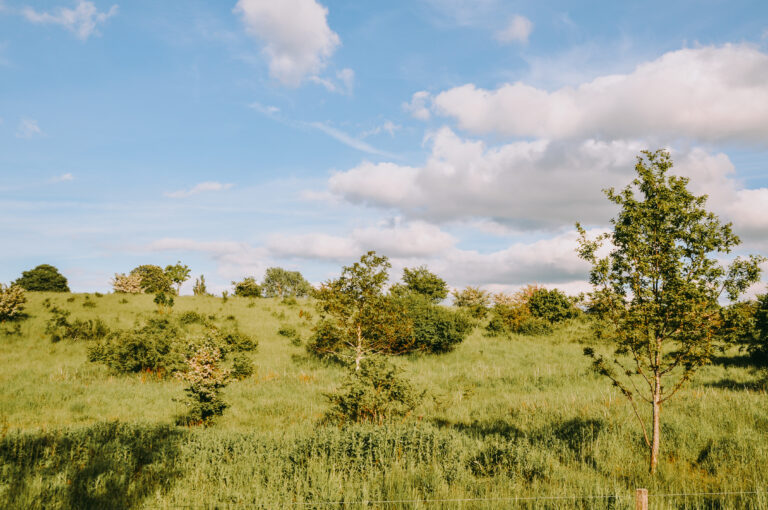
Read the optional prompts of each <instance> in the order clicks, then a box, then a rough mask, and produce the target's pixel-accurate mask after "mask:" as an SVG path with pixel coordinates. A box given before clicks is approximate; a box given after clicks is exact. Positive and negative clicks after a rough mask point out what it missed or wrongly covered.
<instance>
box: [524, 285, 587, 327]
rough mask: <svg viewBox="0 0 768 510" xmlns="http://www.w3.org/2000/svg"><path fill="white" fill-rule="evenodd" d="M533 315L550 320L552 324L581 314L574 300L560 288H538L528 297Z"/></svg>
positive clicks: (529, 307)
mask: <svg viewBox="0 0 768 510" xmlns="http://www.w3.org/2000/svg"><path fill="white" fill-rule="evenodd" d="M528 309H529V310H530V311H531V315H533V316H534V317H539V318H541V319H545V320H547V321H549V322H550V323H551V324H555V323H557V322H562V321H564V320H566V319H571V318H573V317H576V316H577V315H578V314H579V310H578V309H577V308H576V307H575V306H574V305H573V302H572V301H571V300H570V299H569V298H568V296H566V295H565V293H564V292H563V291H561V290H558V289H552V290H547V289H545V288H543V287H540V288H537V289H536V290H535V291H534V292H533V293H532V294H531V296H530V297H529V298H528Z"/></svg>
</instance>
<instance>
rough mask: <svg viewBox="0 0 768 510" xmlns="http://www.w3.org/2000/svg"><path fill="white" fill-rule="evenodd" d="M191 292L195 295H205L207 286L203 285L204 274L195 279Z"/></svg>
mask: <svg viewBox="0 0 768 510" xmlns="http://www.w3.org/2000/svg"><path fill="white" fill-rule="evenodd" d="M192 294H194V295H195V296H207V295H208V288H207V287H206V286H205V275H202V274H201V275H200V278H197V279H196V280H195V286H194V287H192Z"/></svg>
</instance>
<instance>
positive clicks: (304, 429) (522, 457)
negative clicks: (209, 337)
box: [0, 292, 768, 508]
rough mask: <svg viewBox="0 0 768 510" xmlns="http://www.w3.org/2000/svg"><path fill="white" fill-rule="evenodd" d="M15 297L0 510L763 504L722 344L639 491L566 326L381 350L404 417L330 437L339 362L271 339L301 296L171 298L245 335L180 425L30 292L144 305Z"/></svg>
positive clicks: (1, 370) (107, 310) (742, 405)
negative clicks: (389, 354)
mask: <svg viewBox="0 0 768 510" xmlns="http://www.w3.org/2000/svg"><path fill="white" fill-rule="evenodd" d="M27 296H28V299H29V302H28V303H27V308H26V311H27V313H28V314H29V317H28V318H27V319H26V320H24V321H22V322H19V323H18V324H19V325H20V330H19V331H17V332H14V331H13V330H12V328H11V327H10V326H9V325H3V332H0V356H1V357H2V358H1V359H2V361H3V362H2V365H0V437H1V439H0V469H1V471H0V474H1V476H0V507H4V508H6V507H9V508H180V507H183V508H228V507H231V508H239V507H248V508H292V507H293V508H335V507H344V508H358V507H368V508H500V507H522V508H633V507H634V500H633V493H634V490H635V488H638V487H646V488H648V489H649V493H650V494H651V505H652V508H768V493H766V492H765V491H766V489H768V433H767V432H768V405H766V403H767V402H768V400H767V397H768V396H767V395H766V387H765V384H764V382H763V380H762V379H761V375H760V372H759V371H758V370H756V367H753V366H752V365H751V364H750V363H749V361H748V360H747V359H746V358H744V357H742V356H740V355H739V353H737V352H734V351H727V352H724V353H723V354H722V356H719V357H718V358H717V359H716V360H715V363H713V364H711V365H708V366H705V367H704V368H702V369H701V370H700V371H699V372H698V373H697V374H696V376H695V378H694V379H693V381H691V383H690V384H689V385H688V386H686V387H685V388H684V389H683V390H682V391H681V392H680V393H679V394H678V395H676V397H675V398H674V399H672V400H670V402H669V403H668V404H666V405H665V408H664V415H663V422H662V457H661V462H660V464H659V472H658V474H657V476H656V477H655V478H651V477H650V476H649V475H648V473H647V451H646V448H645V445H644V443H643V439H642V433H641V431H640V428H639V426H638V424H637V422H636V419H635V417H634V415H633V413H632V410H631V407H630V406H629V404H628V403H627V401H626V399H625V398H624V397H623V396H622V395H621V394H620V393H619V392H618V391H617V390H615V389H614V388H612V387H611V386H610V385H609V383H608V382H607V380H605V379H604V378H602V377H600V376H598V375H596V374H594V373H593V372H592V371H591V370H590V366H589V361H588V360H587V359H586V358H585V357H584V356H583V354H582V351H583V348H584V346H585V345H598V346H600V344H599V342H598V341H597V340H595V339H594V338H593V337H592V335H591V332H590V328H589V327H588V325H587V324H586V323H584V322H583V321H582V320H579V319H577V320H572V321H570V322H569V323H567V324H566V325H565V326H562V327H560V328H559V329H557V330H556V331H555V332H554V333H553V334H550V335H546V336H536V337H531V336H516V335H513V336H512V337H510V338H506V337H499V338H489V337H487V336H485V335H484V334H483V330H482V328H476V329H475V330H474V331H473V332H472V334H471V335H470V336H469V338H468V339H467V340H465V341H464V342H463V343H462V344H460V345H459V346H458V347H457V348H456V349H455V350H454V351H453V352H450V353H447V354H441V355H415V354H411V355H407V356H402V357H397V358H395V363H397V364H398V365H399V366H400V367H401V368H402V369H403V370H404V375H405V376H406V377H408V379H410V380H411V382H412V383H413V384H414V385H415V386H416V387H417V388H418V389H419V390H423V391H425V392H426V393H425V398H424V400H423V402H422V403H421V404H420V406H419V407H418V408H417V409H416V411H415V412H414V413H413V414H412V415H411V416H409V417H408V418H407V419H405V420H402V421H398V422H396V423H389V424H387V425H384V426H375V425H354V426H348V427H343V428H339V427H336V426H332V425H321V424H320V420H321V418H322V416H323V414H324V412H325V411H326V409H327V408H328V403H327V401H326V399H325V397H324V395H325V394H326V393H329V392H331V391H333V390H334V388H336V387H337V386H338V384H339V383H340V382H341V380H342V378H343V376H344V373H345V369H344V368H343V367H341V366H338V365H335V364H333V363H328V362H323V361H319V360H317V359H314V358H312V357H310V356H309V355H308V354H307V352H306V350H305V348H304V346H303V345H297V343H298V342H291V340H289V339H288V338H286V337H285V336H281V335H280V334H278V330H279V329H280V328H281V326H285V325H292V326H294V327H295V328H297V329H298V331H299V332H300V335H301V338H302V340H303V341H304V342H306V340H307V339H308V338H309V336H310V333H311V326H312V322H311V320H306V312H307V311H309V312H310V313H311V314H315V312H314V309H313V305H312V302H311V301H310V300H303V299H299V300H298V301H297V303H295V304H288V303H283V302H281V301H280V300H277V299H246V298H241V297H232V298H229V299H228V300H226V301H225V300H223V299H222V298H220V297H213V296H194V297H193V296H182V297H178V298H176V304H175V307H174V309H173V313H174V314H178V313H182V312H184V311H191V310H193V311H197V312H199V313H201V314H204V315H216V316H217V317H219V318H226V317H230V316H231V317H232V318H233V319H234V320H236V321H237V323H238V324H239V328H240V330H242V331H243V332H245V333H247V334H249V335H251V336H252V337H254V338H255V339H257V340H258V342H259V346H258V350H257V351H255V352H252V353H248V355H249V356H250V357H251V358H252V360H253V363H254V365H255V367H256V371H255V373H254V374H253V375H252V376H250V377H248V378H247V379H245V380H242V381H237V382H232V383H231V384H230V385H229V386H227V387H226V389H225V390H224V398H225V400H226V401H227V403H228V404H229V407H228V408H227V409H226V411H225V412H224V415H223V416H222V417H221V418H219V419H218V420H217V421H216V422H215V424H214V425H213V426H210V427H181V426H176V425H174V417H175V416H177V415H178V414H179V413H181V412H183V404H182V398H183V395H184V394H183V387H184V384H183V383H182V382H181V381H178V380H176V379H174V378H170V377H161V376H158V375H157V374H153V373H140V374H134V375H119V374H116V373H114V372H111V371H110V370H109V369H108V368H106V367H105V366H103V365H101V364H97V363H92V362H89V361H88V357H87V343H86V342H72V341H66V340H65V341H61V342H57V343H52V342H51V339H50V337H49V335H47V334H46V332H45V327H46V321H47V320H48V319H49V318H50V316H51V314H50V312H49V311H48V310H47V309H46V308H45V307H44V306H43V303H44V301H45V300H46V299H48V300H49V302H50V303H51V304H53V305H55V306H57V307H59V308H61V309H65V310H70V311H71V312H72V317H73V318H84V319H85V318H96V317H98V318H100V319H102V320H103V321H105V322H106V323H107V324H108V325H109V326H110V327H112V328H128V327H130V326H132V325H133V324H134V322H135V321H136V320H137V319H139V318H141V317H148V316H152V315H153V314H155V313H156V306H155V304H154V303H153V302H152V300H153V296H151V295H123V294H107V295H103V296H100V295H93V294H92V295H90V296H89V297H88V299H87V301H90V302H93V303H94V304H95V306H93V305H89V306H87V307H84V306H83V303H85V302H86V296H85V295H83V294H68V293H42V292H30V293H28V294H27ZM73 298H74V299H73ZM300 311H301V314H300ZM300 315H301V317H300ZM701 493H730V494H727V495H723V494H710V495H702V494H701ZM738 493H742V494H738ZM686 494H697V495H688V496H686ZM527 498H538V499H527Z"/></svg>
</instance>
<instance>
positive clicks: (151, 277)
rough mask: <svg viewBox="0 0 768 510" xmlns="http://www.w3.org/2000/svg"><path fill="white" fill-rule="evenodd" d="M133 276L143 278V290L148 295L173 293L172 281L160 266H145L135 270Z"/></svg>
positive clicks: (132, 272)
mask: <svg viewBox="0 0 768 510" xmlns="http://www.w3.org/2000/svg"><path fill="white" fill-rule="evenodd" d="M131 274H132V275H139V276H140V277H141V288H142V290H143V291H144V292H145V293H146V294H160V293H166V294H170V293H171V292H172V289H171V283H172V282H171V279H170V278H168V276H167V275H166V274H165V271H163V268H161V267H160V266H156V265H153V264H144V265H142V266H139V267H136V268H134V269H133V270H132V271H131Z"/></svg>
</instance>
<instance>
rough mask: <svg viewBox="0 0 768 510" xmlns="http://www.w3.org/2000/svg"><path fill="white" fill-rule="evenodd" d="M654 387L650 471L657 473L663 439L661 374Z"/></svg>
mask: <svg viewBox="0 0 768 510" xmlns="http://www.w3.org/2000/svg"><path fill="white" fill-rule="evenodd" d="M654 382H655V384H654V388H653V403H652V405H653V434H652V436H651V461H650V469H649V470H650V472H651V474H652V475H653V474H656V466H657V465H658V463H659V441H660V439H661V437H660V436H661V427H660V421H659V414H660V413H661V375H659V374H657V375H656V380H655V381H654Z"/></svg>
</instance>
